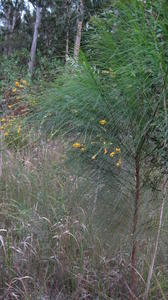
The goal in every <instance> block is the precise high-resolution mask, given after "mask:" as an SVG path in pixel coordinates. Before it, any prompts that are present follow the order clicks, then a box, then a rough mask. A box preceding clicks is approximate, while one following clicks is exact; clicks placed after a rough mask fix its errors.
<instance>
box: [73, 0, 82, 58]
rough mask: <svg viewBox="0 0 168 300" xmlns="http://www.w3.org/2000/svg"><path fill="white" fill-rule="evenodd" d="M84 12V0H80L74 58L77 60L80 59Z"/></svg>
mask: <svg viewBox="0 0 168 300" xmlns="http://www.w3.org/2000/svg"><path fill="white" fill-rule="evenodd" d="M83 14H84V6H83V0H80V4H79V15H78V20H77V33H76V39H75V46H74V60H75V61H78V58H79V50H80V44H81V37H82V27H83Z"/></svg>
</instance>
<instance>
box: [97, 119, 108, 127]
mask: <svg viewBox="0 0 168 300" xmlns="http://www.w3.org/2000/svg"><path fill="white" fill-rule="evenodd" d="M99 124H100V125H102V126H104V125H106V124H107V121H106V120H105V119H102V120H100V121H99Z"/></svg>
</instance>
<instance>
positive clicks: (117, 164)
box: [116, 159, 121, 168]
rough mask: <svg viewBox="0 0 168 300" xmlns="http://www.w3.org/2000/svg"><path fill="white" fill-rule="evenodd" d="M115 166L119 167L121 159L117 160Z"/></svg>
mask: <svg viewBox="0 0 168 300" xmlns="http://www.w3.org/2000/svg"><path fill="white" fill-rule="evenodd" d="M116 166H117V167H118V168H119V167H120V166H121V159H119V160H118V162H117V163H116Z"/></svg>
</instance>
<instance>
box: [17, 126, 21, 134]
mask: <svg viewBox="0 0 168 300" xmlns="http://www.w3.org/2000/svg"><path fill="white" fill-rule="evenodd" d="M20 132H21V127H20V126H19V127H18V129H17V133H18V134H20Z"/></svg>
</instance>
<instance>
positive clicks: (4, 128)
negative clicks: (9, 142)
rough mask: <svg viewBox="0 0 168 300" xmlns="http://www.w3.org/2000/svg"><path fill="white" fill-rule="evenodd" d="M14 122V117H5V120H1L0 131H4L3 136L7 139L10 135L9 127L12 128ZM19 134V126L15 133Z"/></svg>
mask: <svg viewBox="0 0 168 300" xmlns="http://www.w3.org/2000/svg"><path fill="white" fill-rule="evenodd" d="M15 120H16V118H15V116H6V117H5V118H1V119H0V122H1V124H2V125H1V126H0V131H1V130H2V131H4V133H3V135H4V136H5V137H7V136H8V135H9V133H10V127H11V126H13V122H14V121H15ZM20 132H21V126H20V125H19V126H18V127H17V133H18V134H20Z"/></svg>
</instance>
